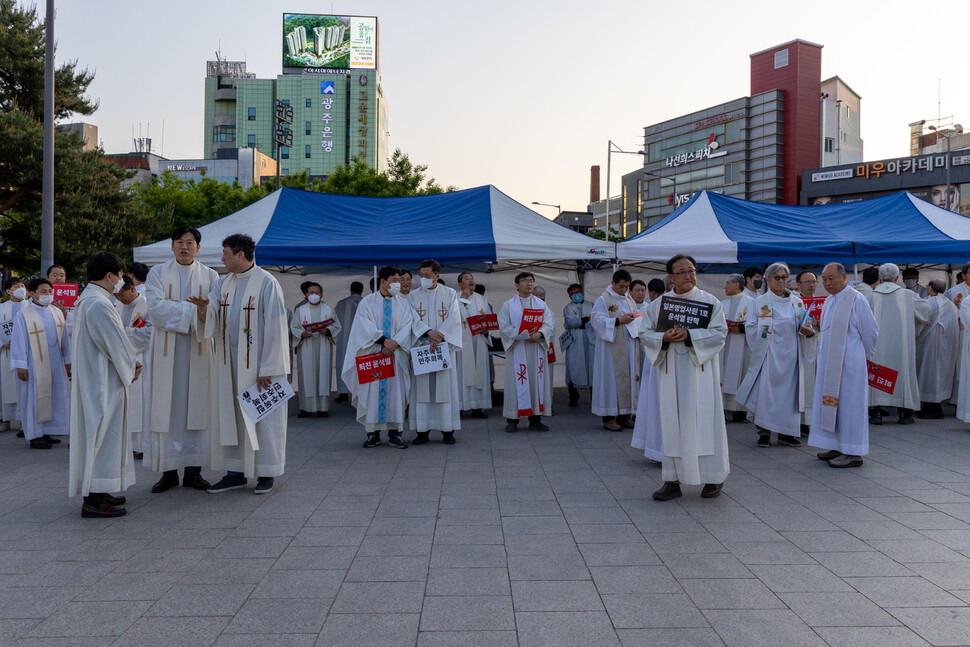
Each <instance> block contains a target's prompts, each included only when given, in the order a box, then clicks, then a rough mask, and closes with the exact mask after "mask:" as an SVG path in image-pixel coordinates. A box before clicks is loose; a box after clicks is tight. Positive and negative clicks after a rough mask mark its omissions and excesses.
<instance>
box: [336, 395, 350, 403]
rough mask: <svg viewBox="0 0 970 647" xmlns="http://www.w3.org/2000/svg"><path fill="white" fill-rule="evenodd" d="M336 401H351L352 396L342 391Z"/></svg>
mask: <svg viewBox="0 0 970 647" xmlns="http://www.w3.org/2000/svg"><path fill="white" fill-rule="evenodd" d="M334 402H350V396H349V395H347V394H346V393H341V394H340V395H338V396H337V399H336V400H334Z"/></svg>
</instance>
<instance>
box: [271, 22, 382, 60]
mask: <svg viewBox="0 0 970 647" xmlns="http://www.w3.org/2000/svg"><path fill="white" fill-rule="evenodd" d="M327 69H336V70H357V69H360V70H375V69H377V18H375V17H373V16H327V15H320V14H304V13H285V14H283V71H284V72H295V73H302V72H304V71H311V70H327Z"/></svg>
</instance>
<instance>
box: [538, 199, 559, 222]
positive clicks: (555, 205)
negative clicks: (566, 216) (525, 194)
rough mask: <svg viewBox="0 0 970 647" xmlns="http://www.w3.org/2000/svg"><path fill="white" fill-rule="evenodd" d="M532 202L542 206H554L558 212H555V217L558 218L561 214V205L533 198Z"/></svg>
mask: <svg viewBox="0 0 970 647" xmlns="http://www.w3.org/2000/svg"><path fill="white" fill-rule="evenodd" d="M532 204H538V205H541V206H543V207H555V208H556V209H557V210H558V213H557V214H556V217H557V218H558V217H559V216H561V215H562V205H558V204H549V203H548V202H536V201H534V200H533V201H532Z"/></svg>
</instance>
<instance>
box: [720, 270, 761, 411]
mask: <svg viewBox="0 0 970 647" xmlns="http://www.w3.org/2000/svg"><path fill="white" fill-rule="evenodd" d="M724 294H725V296H726V298H724V299H721V307H722V308H723V309H724V319H725V322H726V323H727V327H728V335H727V340H726V341H725V342H724V348H722V349H721V354H720V368H721V383H722V384H721V395H722V398H723V405H724V410H725V411H727V412H730V413H731V422H747V415H748V412H747V410H746V409H745V408H744V407H742V406H741V405H740V404H738V402H737V400H736V399H735V396H736V395H737V393H738V387H739V386H740V385H741V380H743V379H744V376H745V375H746V374H747V372H748V366H749V365H750V363H751V349H750V348H748V344H747V341H746V340H745V338H744V320H745V318H746V317H747V315H748V308H750V307H751V303H752V302H753V301H754V299H752V298H751V297H750V296H749V295H748V294H747V293H745V292H744V277H743V276H742V275H741V274H731V275H730V276H728V278H727V280H726V281H725V282H724Z"/></svg>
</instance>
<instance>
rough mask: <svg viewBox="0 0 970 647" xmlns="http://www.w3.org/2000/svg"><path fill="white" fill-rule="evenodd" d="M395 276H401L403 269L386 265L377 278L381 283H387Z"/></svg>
mask: <svg viewBox="0 0 970 647" xmlns="http://www.w3.org/2000/svg"><path fill="white" fill-rule="evenodd" d="M395 274H398V275H399V274H401V268H399V267H398V266H397V265H385V266H384V267H382V268H381V269H380V270H379V271H378V272H377V278H378V280H381V281H386V280H387V279H389V278H391V277H392V276H394V275H395Z"/></svg>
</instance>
